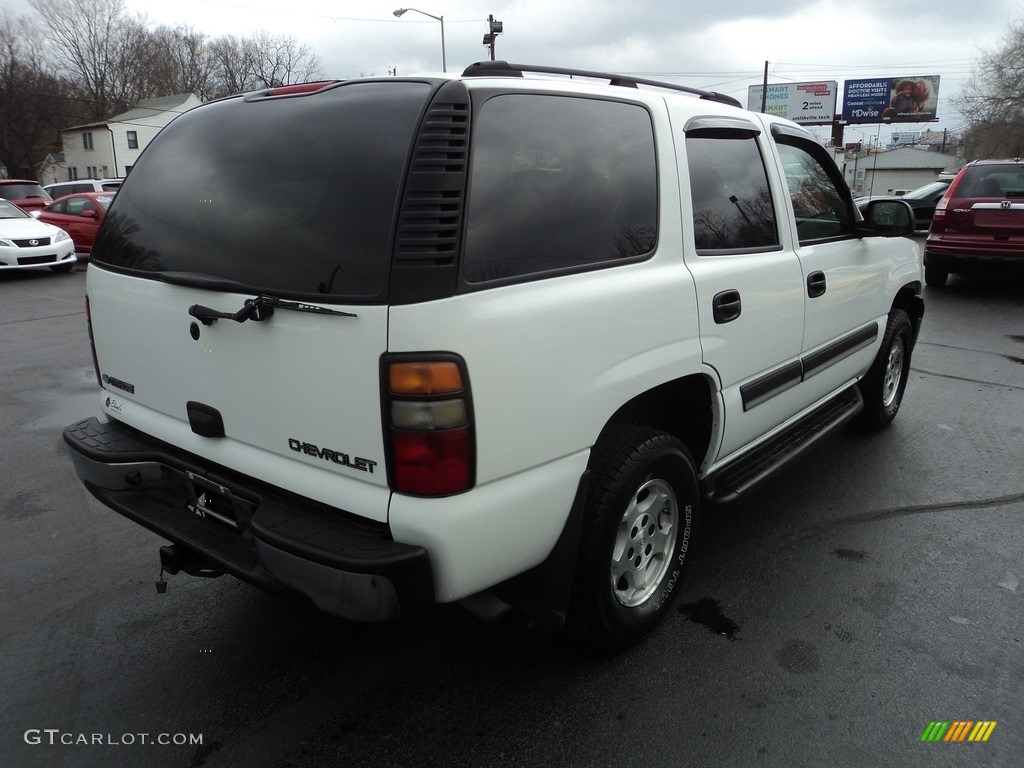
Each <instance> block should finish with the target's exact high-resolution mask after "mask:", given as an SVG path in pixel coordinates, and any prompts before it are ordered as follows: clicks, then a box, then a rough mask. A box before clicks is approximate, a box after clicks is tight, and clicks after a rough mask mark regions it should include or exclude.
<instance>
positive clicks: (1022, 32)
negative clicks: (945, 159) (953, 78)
mask: <svg viewBox="0 0 1024 768" xmlns="http://www.w3.org/2000/svg"><path fill="white" fill-rule="evenodd" d="M955 106H956V108H957V109H958V110H959V111H960V113H961V114H962V115H963V116H964V117H965V118H966V120H967V124H968V127H967V130H966V131H965V134H964V151H965V153H966V154H967V159H969V160H973V159H976V158H984V157H1020V156H1021V154H1022V153H1024V21H1018V22H1016V23H1014V24H1011V25H1010V29H1009V31H1008V32H1007V34H1006V37H1005V38H1004V39H1003V42H1002V45H1001V47H1000V48H998V49H995V50H992V51H986V52H984V53H983V54H982V56H981V59H980V60H979V61H978V64H977V69H976V70H975V71H974V73H973V74H972V75H971V77H970V78H969V79H968V80H967V82H966V83H965V84H964V88H963V91H961V95H960V96H959V98H958V99H957V100H956V102H955Z"/></svg>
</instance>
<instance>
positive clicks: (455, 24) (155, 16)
mask: <svg viewBox="0 0 1024 768" xmlns="http://www.w3.org/2000/svg"><path fill="white" fill-rule="evenodd" d="M415 1H416V3H417V5H416V7H417V8H419V9H420V10H421V11H425V12H426V13H429V14H433V15H434V16H444V33H445V42H446V48H447V60H448V70H449V71H459V70H461V69H463V68H464V67H465V66H466V65H468V64H470V63H472V62H474V61H478V60H481V59H484V58H486V57H487V56H488V53H487V50H486V49H485V48H484V46H483V44H482V38H483V35H484V33H485V32H487V21H486V20H487V16H488V14H493V15H494V17H495V18H496V19H498V20H500V21H502V22H503V23H504V34H502V35H501V36H499V37H498V42H497V57H498V58H501V59H506V60H508V61H512V62H518V63H537V64H548V65H556V66H564V67H578V68H583V69H599V70H603V71H615V72H623V73H629V74H643V75H647V76H651V77H655V78H663V79H668V80H673V81H676V82H681V83H685V84H688V85H694V86H697V87H702V88H712V89H714V90H719V91H722V92H725V93H728V94H730V95H733V96H735V97H737V98H739V99H740V101H742V102H743V103H746V93H747V86H748V85H751V84H757V83H760V81H761V78H762V74H763V67H764V62H765V61H768V62H769V81H770V82H800V81H806V80H837V81H839V84H840V90H839V95H840V99H841V97H842V82H843V81H844V80H846V79H858V78H867V77H874V76H879V77H883V76H884V77H900V76H911V75H940V76H941V78H942V80H941V83H940V88H939V105H938V116H939V122H937V123H932V124H930V125H929V124H921V125H917V126H914V125H905V126H901V128H902V129H905V130H920V129H925V128H929V127H931V128H936V129H942V128H950V129H954V128H956V127H958V125H959V124H960V122H961V118H960V116H959V115H958V114H957V113H956V112H955V111H954V110H953V108H952V106H951V105H950V98H951V97H952V96H953V95H954V94H955V93H956V92H957V91H959V90H960V88H961V85H962V83H963V80H964V79H965V78H966V76H967V75H968V74H969V73H970V72H971V70H972V69H973V66H974V63H975V61H976V60H977V58H978V56H979V54H980V52H981V50H983V49H991V48H993V47H996V46H998V45H999V43H1000V41H1001V39H1002V38H1003V36H1004V34H1005V32H1006V29H1007V25H1008V23H1009V22H1010V21H1015V20H1022V19H1024V0H974V1H973V2H971V1H970V0H845V1H844V0H718V1H717V2H716V1H714V0H699V1H698V0H588V1H587V2H583V0H415ZM8 3H13V4H14V5H15V6H16V9H17V10H18V11H20V12H24V10H23V9H25V8H27V7H29V6H28V3H27V0H0V4H4V5H6V4H8ZM125 3H126V6H127V7H128V8H129V10H130V11H132V12H139V13H143V14H145V15H146V16H147V17H148V18H149V19H150V20H151V21H152V22H154V23H167V24H172V25H173V24H187V25H190V26H192V27H193V28H194V29H196V30H198V31H201V32H204V33H206V34H208V35H210V36H212V37H216V36H218V35H222V34H226V33H233V34H236V35H247V34H251V33H252V32H255V31H257V30H260V29H264V30H268V31H270V32H274V33H285V34H289V35H292V36H293V37H295V38H297V39H298V40H299V41H301V42H305V43H308V44H309V45H310V46H312V47H313V48H314V50H315V51H316V53H317V54H318V55H319V56H320V58H321V60H322V62H323V69H324V74H325V75H326V76H327V77H329V78H345V77H357V76H360V75H386V74H388V72H389V70H392V69H395V70H397V72H398V74H400V75H402V74H413V73H419V72H425V71H438V70H440V68H441V24H440V23H439V22H437V21H435V20H433V19H431V18H428V17H427V16H424V15H421V14H418V13H415V12H412V11H410V12H408V13H406V14H405V15H404V16H403V17H402V18H400V19H397V18H395V17H394V16H393V14H392V11H394V10H395V9H396V8H398V7H400V6H399V4H397V3H396V2H395V1H394V0H286V2H282V1H281V0H170V1H169V2H154V1H153V0H125ZM19 6H20V7H19ZM850 130H852V131H853V133H852V134H849V135H848V136H847V140H848V141H850V140H854V141H855V140H857V139H858V138H859V137H858V136H857V133H856V132H857V131H858V130H862V131H863V132H864V133H865V134H867V135H870V134H871V133H872V132H873V131H874V128H873V127H868V126H861V127H860V128H853V129H850ZM819 131H820V132H822V133H825V130H824V129H819ZM865 138H866V137H865Z"/></svg>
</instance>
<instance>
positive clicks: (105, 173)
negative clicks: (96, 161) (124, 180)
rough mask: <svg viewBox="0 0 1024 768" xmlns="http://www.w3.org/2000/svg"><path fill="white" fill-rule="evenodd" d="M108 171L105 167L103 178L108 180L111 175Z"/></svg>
mask: <svg viewBox="0 0 1024 768" xmlns="http://www.w3.org/2000/svg"><path fill="white" fill-rule="evenodd" d="M107 171H108V169H107V166H105V165H104V166H103V178H104V179H105V178H107V177H108V176H109V175H110V174H109V173H108V172H107Z"/></svg>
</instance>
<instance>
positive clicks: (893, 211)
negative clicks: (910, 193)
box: [864, 200, 914, 237]
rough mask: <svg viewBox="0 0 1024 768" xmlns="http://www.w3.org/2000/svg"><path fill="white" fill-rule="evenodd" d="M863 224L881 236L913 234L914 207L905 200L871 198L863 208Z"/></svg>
mask: <svg viewBox="0 0 1024 768" xmlns="http://www.w3.org/2000/svg"><path fill="white" fill-rule="evenodd" d="M864 224H865V226H866V227H867V228H868V229H869V230H870V231H871V232H872V233H874V234H878V235H881V236H882V237H905V236H907V235H912V234H914V209H913V208H911V207H910V203H908V202H906V201H905V200H871V201H870V202H868V204H867V207H866V208H865V209H864Z"/></svg>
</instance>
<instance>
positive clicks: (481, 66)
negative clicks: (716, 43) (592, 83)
mask: <svg viewBox="0 0 1024 768" xmlns="http://www.w3.org/2000/svg"><path fill="white" fill-rule="evenodd" d="M524 72H536V73H538V74H546V75H569V76H570V77H573V76H575V77H590V78H594V79H595V80H607V81H608V84H609V85H618V86H621V87H623V88H636V87H637V86H640V85H649V86H651V87H653V88H667V89H669V90H671V91H682V92H683V93H691V94H693V95H694V96H698V97H700V98H702V99H706V100H708V101H717V102H720V103H722V104H729V105H730V106H733V107H740V108H742V107H743V105H742V104H740V102H739V101H738V100H736V99H734V98H733V97H732V96H726V95H725V94H724V93H718V92H717V91H703V90H701V89H700V88H691V87H689V86H686V85H678V84H676V83H666V82H664V81H661V80H648V79H646V78H643V77H632V76H630V75H616V74H613V73H611V72H591V71H590V70H586V69H567V68H565V67H543V66H537V65H533V64H509V63H508V62H507V61H478V62H476V63H475V64H470V65H469V66H468V67H466V69H465V70H464V71H463V73H462V76H463V77H522V76H523V73H524Z"/></svg>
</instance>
